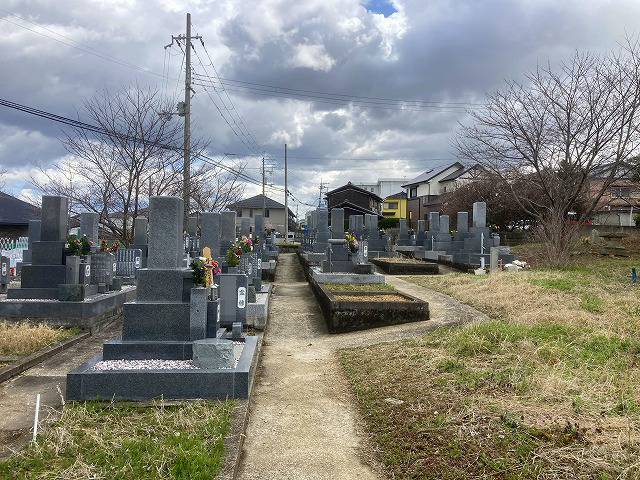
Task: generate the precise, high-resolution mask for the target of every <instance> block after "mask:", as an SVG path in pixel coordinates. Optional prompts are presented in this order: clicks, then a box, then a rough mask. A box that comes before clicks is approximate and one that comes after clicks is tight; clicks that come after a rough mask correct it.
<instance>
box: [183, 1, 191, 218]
mask: <svg viewBox="0 0 640 480" xmlns="http://www.w3.org/2000/svg"><path fill="white" fill-rule="evenodd" d="M186 33H187V34H186V38H185V46H184V51H185V60H184V65H185V68H184V152H183V155H184V171H183V177H184V183H183V190H182V198H183V200H184V222H185V225H186V224H187V219H188V218H189V213H190V210H189V198H190V193H191V158H190V155H191V14H190V13H187V32H186Z"/></svg>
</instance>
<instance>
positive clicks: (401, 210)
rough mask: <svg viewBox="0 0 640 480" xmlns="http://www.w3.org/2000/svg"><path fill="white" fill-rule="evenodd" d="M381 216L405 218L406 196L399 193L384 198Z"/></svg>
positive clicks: (403, 193)
mask: <svg viewBox="0 0 640 480" xmlns="http://www.w3.org/2000/svg"><path fill="white" fill-rule="evenodd" d="M382 215H383V216H384V217H385V218H407V194H406V193H405V192H400V193H395V194H393V195H389V196H388V197H387V198H385V199H384V203H383V204H382Z"/></svg>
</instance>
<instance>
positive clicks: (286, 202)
mask: <svg viewBox="0 0 640 480" xmlns="http://www.w3.org/2000/svg"><path fill="white" fill-rule="evenodd" d="M284 241H285V242H289V190H287V144H286V143H285V144H284Z"/></svg>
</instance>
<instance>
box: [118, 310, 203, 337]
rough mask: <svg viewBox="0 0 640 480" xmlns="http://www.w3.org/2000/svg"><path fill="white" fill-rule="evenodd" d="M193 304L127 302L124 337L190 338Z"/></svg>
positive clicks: (123, 327) (123, 329) (123, 328)
mask: <svg viewBox="0 0 640 480" xmlns="http://www.w3.org/2000/svg"><path fill="white" fill-rule="evenodd" d="M189 307H190V305H189V304H188V303H175V302H149V301H146V302H144V301H138V300H135V301H134V302H129V303H127V304H126V305H124V321H123V324H122V339H123V340H165V341H166V340H174V341H175V340H182V341H187V340H190V339H191V331H190V324H189V313H190V308H189Z"/></svg>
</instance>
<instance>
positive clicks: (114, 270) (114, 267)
mask: <svg viewBox="0 0 640 480" xmlns="http://www.w3.org/2000/svg"><path fill="white" fill-rule="evenodd" d="M113 273H116V262H113Z"/></svg>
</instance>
